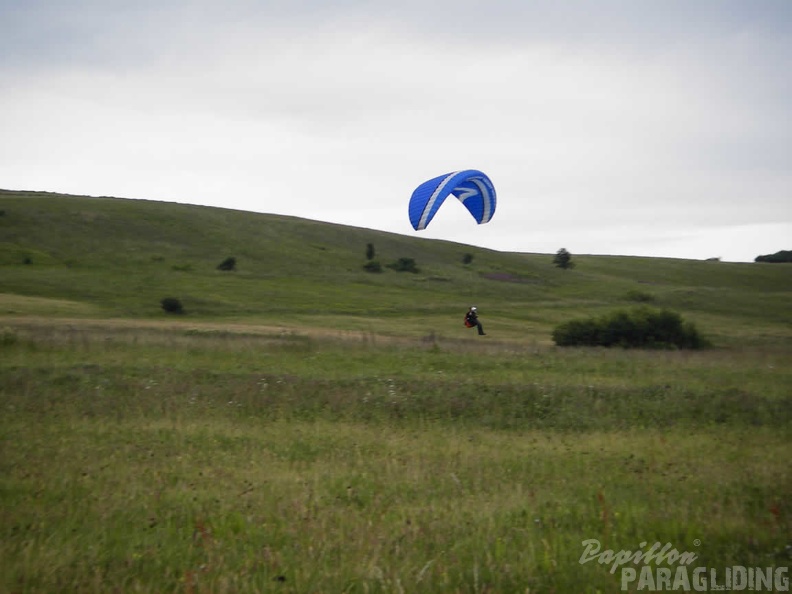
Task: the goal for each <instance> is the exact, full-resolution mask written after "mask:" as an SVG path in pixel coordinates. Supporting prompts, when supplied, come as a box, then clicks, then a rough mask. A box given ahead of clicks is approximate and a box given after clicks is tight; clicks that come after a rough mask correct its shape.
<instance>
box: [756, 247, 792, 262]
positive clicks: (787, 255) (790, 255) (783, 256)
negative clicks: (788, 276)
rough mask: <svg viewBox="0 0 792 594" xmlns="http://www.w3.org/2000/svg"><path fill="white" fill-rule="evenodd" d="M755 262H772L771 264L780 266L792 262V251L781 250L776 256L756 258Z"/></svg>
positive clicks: (769, 255)
mask: <svg viewBox="0 0 792 594" xmlns="http://www.w3.org/2000/svg"><path fill="white" fill-rule="evenodd" d="M754 262H770V263H771V264H778V263H781V262H792V250H781V251H780V252H776V253H775V254H768V255H766V256H756V258H754Z"/></svg>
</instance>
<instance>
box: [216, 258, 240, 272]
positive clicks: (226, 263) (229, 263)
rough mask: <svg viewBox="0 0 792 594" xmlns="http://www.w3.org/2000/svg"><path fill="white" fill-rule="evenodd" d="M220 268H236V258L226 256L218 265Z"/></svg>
mask: <svg viewBox="0 0 792 594" xmlns="http://www.w3.org/2000/svg"><path fill="white" fill-rule="evenodd" d="M217 269H218V270H236V258H226V259H225V260H223V261H222V262H220V264H218V265H217Z"/></svg>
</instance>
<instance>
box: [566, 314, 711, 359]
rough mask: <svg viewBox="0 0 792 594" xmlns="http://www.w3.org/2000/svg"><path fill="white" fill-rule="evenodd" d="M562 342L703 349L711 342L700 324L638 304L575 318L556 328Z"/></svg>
mask: <svg viewBox="0 0 792 594" xmlns="http://www.w3.org/2000/svg"><path fill="white" fill-rule="evenodd" d="M553 341H554V342H555V343H556V345H558V346H605V347H611V346H621V347H624V348H680V349H699V348H703V347H705V346H708V343H707V341H706V340H705V339H704V338H703V337H702V336H701V335H700V334H699V332H698V330H697V329H696V327H695V326H694V325H693V324H692V323H689V322H685V321H683V320H682V317H681V316H680V315H679V314H678V313H675V312H672V311H669V310H667V309H663V310H657V309H653V308H649V307H638V308H635V309H632V310H627V311H615V312H612V313H610V314H606V315H604V316H600V317H598V318H589V319H584V320H571V321H569V322H565V323H563V324H560V325H559V326H557V327H556V328H555V330H553Z"/></svg>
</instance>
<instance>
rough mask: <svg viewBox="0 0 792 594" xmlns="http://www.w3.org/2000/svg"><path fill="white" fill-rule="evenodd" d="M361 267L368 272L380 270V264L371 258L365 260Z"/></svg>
mask: <svg viewBox="0 0 792 594" xmlns="http://www.w3.org/2000/svg"><path fill="white" fill-rule="evenodd" d="M363 268H364V269H365V270H366V271H368V272H382V264H380V263H379V262H377V261H376V260H372V261H371V262H366V263H365V264H363Z"/></svg>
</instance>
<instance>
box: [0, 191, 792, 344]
mask: <svg viewBox="0 0 792 594" xmlns="http://www.w3.org/2000/svg"><path fill="white" fill-rule="evenodd" d="M0 213H2V216H0V278H2V281H1V282H0V316H58V317H78V318H131V319H166V316H167V314H165V313H164V312H163V311H162V309H161V308H160V301H161V299H162V298H164V297H168V296H171V297H176V298H178V299H179V300H180V301H181V302H182V303H183V304H184V307H185V310H186V316H184V318H183V319H184V320H186V321H189V323H198V322H200V321H203V322H229V323H230V322H241V323H246V324H270V325H272V324H275V325H283V326H284V327H295V326H296V327H306V326H310V327H326V328H331V329H337V330H342V331H343V330H362V331H366V332H371V333H375V334H396V335H406V336H411V335H412V336H422V335H426V334H427V333H432V334H440V335H448V336H457V335H458V336H459V337H467V336H470V334H469V333H466V332H465V329H464V328H463V327H462V324H461V318H462V314H463V313H464V311H465V309H466V308H467V307H468V306H469V305H470V304H471V303H475V304H476V305H477V306H478V307H479V309H480V311H481V314H482V319H483V320H484V321H485V323H486V324H487V329H488V332H489V333H490V334H491V335H494V336H496V337H499V338H503V339H515V340H533V341H537V342H548V341H549V337H550V333H551V332H552V328H553V327H554V326H555V325H556V324H557V323H559V322H561V321H565V320H568V319H570V318H572V317H577V316H580V315H590V314H597V313H601V312H604V311H609V310H611V309H613V308H621V307H626V306H630V305H634V304H635V302H649V303H650V304H653V305H656V306H658V307H668V308H671V309H673V310H675V311H678V312H679V313H681V314H682V315H683V316H684V317H685V318H686V319H690V320H691V321H693V322H694V323H696V325H697V326H698V327H699V328H700V329H701V331H702V332H703V333H704V334H706V335H708V336H711V337H713V338H714V339H715V342H716V343H718V342H720V343H721V344H725V343H729V342H732V341H736V340H740V341H744V340H748V339H750V341H760V342H761V341H767V340H771V341H779V340H780V341H783V342H786V341H789V340H790V337H792V312H791V311H790V308H789V307H788V304H789V303H790V302H792V269H790V268H788V267H783V266H781V267H779V266H769V265H765V264H759V263H753V264H747V263H722V262H704V261H692V260H677V259H664V258H644V257H630V256H589V255H573V259H574V262H575V263H576V267H575V268H574V269H572V270H561V269H558V268H556V267H555V266H553V263H552V255H548V254H522V253H505V252H497V251H494V250H488V249H484V248H479V247H473V246H468V245H462V244H457V243H452V242H444V241H436V240H427V239H423V238H419V237H408V236H401V235H397V234H392V233H386V232H382V231H375V230H370V229H361V228H356V227H350V226H344V225H337V224H330V223H321V222H317V221H311V220H306V219H300V218H295V217H286V216H278V215H270V214H258V213H250V212H243V211H235V210H228V209H221V208H212V207H201V206H191V205H183V204H173V203H165V202H155V201H146V200H128V199H119V198H108V197H87V196H71V195H63V194H52V193H42V192H18V191H4V190H0ZM369 243H371V244H373V246H374V248H375V251H376V254H375V259H376V260H379V261H380V262H381V263H382V264H383V272H382V273H370V272H367V271H365V270H364V269H363V265H364V264H365V263H366V246H367V244H369ZM465 254H471V255H472V256H473V260H472V262H471V263H469V264H465V263H463V258H464V256H465ZM227 257H234V258H235V259H236V262H237V269H236V270H235V271H233V272H222V271H219V270H217V265H218V264H220V262H222V261H223V260H224V259H225V258H227ZM399 258H412V259H414V260H415V262H416V264H417V266H418V268H419V270H420V272H418V273H416V274H413V273H408V272H396V271H394V270H391V269H389V268H387V264H389V263H391V262H395V261H397V260H398V259H399ZM167 319H173V318H172V317H171V318H167Z"/></svg>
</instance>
